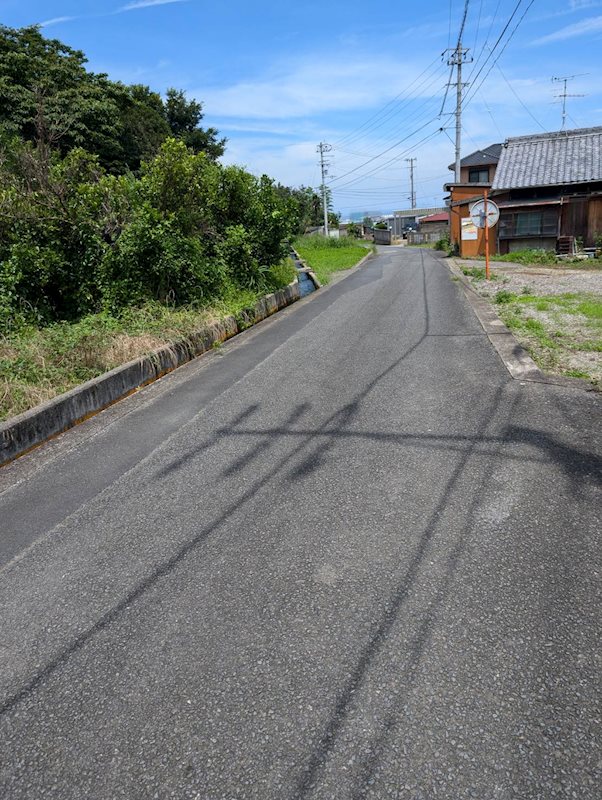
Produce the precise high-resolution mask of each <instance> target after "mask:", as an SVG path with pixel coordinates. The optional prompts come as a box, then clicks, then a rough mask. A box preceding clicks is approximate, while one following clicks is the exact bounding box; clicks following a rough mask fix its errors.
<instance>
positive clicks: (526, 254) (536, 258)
mask: <svg viewBox="0 0 602 800" xmlns="http://www.w3.org/2000/svg"><path fill="white" fill-rule="evenodd" d="M491 260H492V261H509V262H511V263H513V264H525V265H526V266H532V265H534V264H541V265H542V266H546V267H556V268H560V269H562V268H570V269H575V268H578V269H579V268H581V269H602V262H601V261H600V259H596V258H559V257H558V256H557V255H556V253H554V252H552V251H550V250H515V251H514V252H513V253H507V254H506V255H503V256H502V255H494V256H491Z"/></svg>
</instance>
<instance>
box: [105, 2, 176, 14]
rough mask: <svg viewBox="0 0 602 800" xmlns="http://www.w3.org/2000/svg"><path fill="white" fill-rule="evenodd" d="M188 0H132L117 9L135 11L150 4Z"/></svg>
mask: <svg viewBox="0 0 602 800" xmlns="http://www.w3.org/2000/svg"><path fill="white" fill-rule="evenodd" d="M187 2H188V0H134V2H133V3H128V4H127V5H125V6H121V8H119V9H117V10H118V12H119V11H136V10H137V9H139V8H149V7H150V6H165V5H168V4H169V3H187Z"/></svg>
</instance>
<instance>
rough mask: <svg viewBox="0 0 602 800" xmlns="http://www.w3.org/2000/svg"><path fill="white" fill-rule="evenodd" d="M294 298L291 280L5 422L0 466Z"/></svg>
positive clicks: (1, 429)
mask: <svg viewBox="0 0 602 800" xmlns="http://www.w3.org/2000/svg"><path fill="white" fill-rule="evenodd" d="M298 299H299V284H298V283H297V282H296V281H295V282H294V283H291V284H289V285H288V286H286V287H285V288H284V289H280V290H279V291H278V292H275V293H274V294H269V295H266V296H265V297H262V298H261V300H259V301H258V302H257V303H256V305H255V306H254V308H251V309H248V310H247V311H246V312H244V313H243V314H241V315H239V316H238V318H235V317H233V316H231V317H226V319H224V320H222V321H221V322H218V323H215V324H213V325H207V326H205V327H204V328H202V329H201V330H199V331H197V332H196V333H193V334H192V335H191V336H189V337H188V338H186V339H182V340H180V341H178V342H174V343H173V344H170V345H166V346H165V347H162V348H161V349H160V350H156V351H155V352H153V353H151V354H150V355H148V356H145V357H143V358H140V359H137V360H136V361H130V362H129V363H128V364H124V365H123V366H121V367H117V368H116V369H113V370H111V371H110V372H106V373H105V374H104V375H100V376H99V377H98V378H93V379H92V380H91V381H87V382H86V383H83V384H81V386H77V387H76V388H75V389H71V391H69V392H66V393H65V394H61V395H59V396H58V397H54V398H53V399H52V400H49V401H48V402H47V403H43V404H42V405H40V406H36V408H32V409H31V410H30V411H26V412H25V413H24V414H20V415H19V416H18V417H13V418H12V419H9V420H7V421H6V422H4V423H2V424H0V465H2V464H5V463H6V462H7V461H11V460H12V459H13V458H16V457H17V456H18V455H21V454H22V453H24V452H26V451H27V450H29V449H30V448H32V447H34V446H35V445H37V444H40V443H41V442H43V441H45V440H46V439H49V438H50V437H52V436H55V435H56V434H58V433H61V432H62V431H65V430H67V428H70V427H72V426H73V425H75V424H76V423H78V422H81V421H82V420H84V419H85V418H86V417H88V416H90V415H91V414H94V413H96V412H97V411H100V410H101V409H103V408H106V406H109V405H111V404H112V403H114V402H115V401H116V400H119V399H121V398H122V397H125V396H126V395H128V394H130V393H131V392H133V391H134V390H135V389H137V388H139V387H140V386H144V385H145V384H146V383H150V382H151V381H154V380H156V379H157V378H160V377H161V376H162V375H165V374H166V373H167V372H171V371H172V370H174V369H175V368H176V367H179V366H180V365H181V364H184V363H186V362H187V361H191V360H192V359H193V358H195V357H196V356H199V355H201V354H202V353H205V352H206V351H207V350H209V349H211V347H213V345H214V344H215V342H224V341H226V339H230V338H231V337H232V336H235V335H236V334H237V333H240V331H243V330H245V329H246V328H249V327H250V326H251V325H254V324H255V323H257V322H261V320H262V319H265V318H266V317H269V316H270V315H271V314H274V313H275V312H276V311H278V310H279V309H281V308H284V307H285V306H288V305H290V304H291V303H293V302H295V300H298Z"/></svg>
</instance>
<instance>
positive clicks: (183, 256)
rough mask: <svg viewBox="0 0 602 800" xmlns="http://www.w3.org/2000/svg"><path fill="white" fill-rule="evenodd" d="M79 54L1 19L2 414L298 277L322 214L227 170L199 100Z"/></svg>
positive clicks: (309, 194) (298, 192)
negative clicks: (293, 259) (294, 248)
mask: <svg viewBox="0 0 602 800" xmlns="http://www.w3.org/2000/svg"><path fill="white" fill-rule="evenodd" d="M85 63H86V59H85V57H84V55H83V53H81V52H80V51H77V50H73V49H72V48H70V47H67V46H66V45H64V44H62V43H61V42H59V41H57V40H51V39H45V38H44V37H43V36H42V34H41V33H40V31H39V29H38V28H36V27H30V28H23V29H21V30H14V29H10V28H6V27H2V26H0V407H1V410H0V414H2V415H4V416H6V415H7V414H11V413H17V411H21V410H24V408H26V407H29V405H32V404H35V402H36V401H38V400H40V399H46V398H47V397H48V396H49V395H52V394H56V393H57V392H59V391H62V390H64V389H65V388H69V387H70V386H72V385H74V384H75V383H77V382H78V381H80V380H85V379H87V378H89V377H92V375H96V374H98V372H99V371H102V370H103V369H107V368H110V367H112V366H116V363H119V358H121V359H122V360H127V359H128V358H129V357H133V354H135V355H139V354H140V352H142V351H145V350H146V349H148V348H147V345H148V346H150V344H151V343H153V342H156V341H158V342H165V341H168V340H169V337H170V336H171V335H172V334H173V333H175V332H177V333H181V332H182V331H179V330H175V329H174V328H173V326H174V320H180V319H186V320H190V325H191V326H192V327H196V328H198V327H199V326H200V325H201V324H202V323H203V321H204V320H205V319H206V318H207V315H209V316H210V317H215V315H218V316H219V315H220V314H222V315H223V314H225V313H229V312H230V311H232V309H236V308H237V307H239V306H240V307H242V306H244V305H245V304H249V303H250V302H252V301H253V300H254V299H255V298H256V297H257V296H258V295H261V294H263V293H265V292H267V291H272V290H273V289H275V288H279V287H280V286H281V285H283V283H288V282H290V280H292V279H293V277H294V271H293V270H292V267H291V265H290V262H288V261H287V258H286V256H287V247H288V246H287V241H288V240H289V239H290V238H291V237H292V236H295V235H297V234H298V233H299V232H301V231H304V230H305V228H306V227H307V226H309V225H311V224H314V223H315V221H316V219H319V218H320V216H321V209H320V199H319V197H318V196H317V195H316V193H315V192H314V191H313V190H312V189H309V188H307V187H300V188H299V189H292V188H289V187H284V186H280V185H277V184H275V183H274V182H273V181H272V180H271V179H270V178H268V177H267V176H262V177H261V178H257V177H255V176H254V175H251V174H250V173H249V172H246V171H245V170H244V169H242V168H240V167H236V166H227V167H225V166H222V165H221V164H220V163H219V162H218V161H217V159H218V158H219V156H221V155H222V153H223V152H224V146H225V139H223V138H220V137H219V135H218V132H217V131H216V130H215V129H214V128H202V127H201V126H200V122H201V120H202V118H203V113H202V105H201V104H200V103H198V102H196V101H194V100H187V99H186V97H185V95H184V93H183V92H181V91H178V90H177V89H168V90H167V92H166V95H165V97H164V98H162V97H161V96H160V95H159V94H158V93H156V92H153V91H151V90H150V89H149V87H147V86H139V85H136V86H125V85H123V84H121V83H116V82H114V81H111V80H109V79H108V77H107V76H106V75H97V74H94V73H92V72H88V71H87V70H86V68H85ZM159 309H162V310H161V311H159ZM149 310H150V311H149ZM192 320H194V321H192ZM187 324H188V323H187ZM145 325H147V327H146V328H145V327H144V326H145ZM176 327H177V326H176ZM124 337H125V339H124ZM126 339H127V342H128V345H127V347H122V346H121V345H122V344H123V342H124V341H125V340H126ZM134 340H135V343H134V344H132V342H133V341H134ZM119 343H121V344H119ZM119 353H121V355H120V356H118V354H119ZM116 359H117V360H116Z"/></svg>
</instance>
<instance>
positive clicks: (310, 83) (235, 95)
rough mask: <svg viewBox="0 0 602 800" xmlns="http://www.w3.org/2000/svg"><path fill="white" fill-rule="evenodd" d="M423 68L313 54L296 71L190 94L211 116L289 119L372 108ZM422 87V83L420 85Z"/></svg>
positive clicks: (428, 93)
mask: <svg viewBox="0 0 602 800" xmlns="http://www.w3.org/2000/svg"><path fill="white" fill-rule="evenodd" d="M419 72H420V69H419V68H414V67H413V66H412V65H408V64H400V63H399V62H398V61H393V60H386V59H382V58H381V59H380V60H379V59H378V58H366V59H365V60H357V61H346V60H345V59H343V58H336V59H335V58H333V59H332V60H324V59H319V58H318V57H313V56H312V57H311V58H308V59H307V60H306V61H304V62H301V63H298V64H297V65H295V66H294V67H293V68H292V69H291V70H290V71H288V72H286V73H283V72H281V73H280V74H278V73H276V74H272V75H266V76H261V77H259V78H257V79H256V80H250V81H244V82H240V83H237V84H234V85H232V86H225V87H214V88H208V87H204V88H203V89H199V90H196V91H191V92H190V94H192V95H196V96H197V97H198V98H199V99H201V100H202V101H203V103H204V107H205V109H206V111H207V113H208V114H211V115H212V116H221V117H228V118H238V119H240V118H244V119H285V118H289V119H290V118H300V117H307V116H310V115H313V114H319V113H322V112H331V113H332V112H335V111H345V110H351V109H370V108H374V107H375V106H378V105H379V104H380V103H382V102H385V101H388V100H390V98H391V96H392V95H393V96H394V95H395V94H396V93H397V92H400V91H402V90H403V89H404V88H406V87H407V86H409V85H411V83H412V81H413V80H414V79H415V77H416V76H417V75H418V73H419ZM443 83H444V79H443V78H442V79H441V81H440V82H438V83H436V85H433V86H432V87H429V86H428V85H427V86H425V88H424V89H423V90H422V92H420V91H418V92H417V93H414V97H431V96H433V92H439V90H440V88H441V85H442V84H443ZM417 88H418V87H417Z"/></svg>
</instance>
